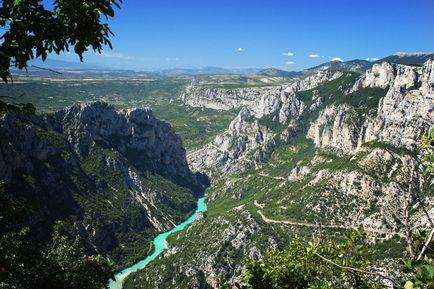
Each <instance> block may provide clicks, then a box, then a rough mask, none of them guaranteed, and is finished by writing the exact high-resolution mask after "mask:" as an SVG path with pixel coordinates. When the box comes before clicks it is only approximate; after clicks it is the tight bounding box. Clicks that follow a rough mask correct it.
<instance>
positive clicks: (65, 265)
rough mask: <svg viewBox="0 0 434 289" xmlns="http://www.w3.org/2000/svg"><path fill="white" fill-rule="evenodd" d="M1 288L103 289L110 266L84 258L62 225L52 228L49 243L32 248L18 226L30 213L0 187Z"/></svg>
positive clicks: (95, 258) (26, 233)
mask: <svg viewBox="0 0 434 289" xmlns="http://www.w3.org/2000/svg"><path fill="white" fill-rule="evenodd" d="M0 204H1V205H0V206H1V211H0V212H1V213H0V214H1V215H0V234H1V237H0V268H1V270H0V279H1V284H0V287H1V288H7V289H9V288H10V289H13V288H22V289H58V288H65V289H67V288H71V289H72V288H89V289H93V288H94V289H101V288H106V286H107V280H108V278H110V277H111V276H113V265H112V263H111V262H110V261H109V260H108V259H106V258H104V257H102V256H100V255H90V256H88V255H85V254H84V251H83V243H82V240H81V239H80V238H79V237H76V238H75V239H74V240H73V239H71V238H70V237H68V236H67V235H65V232H64V231H63V223H61V222H58V223H57V224H56V226H55V227H54V231H53V235H52V242H51V243H50V244H47V245H35V244H34V242H32V240H31V238H30V237H29V228H27V227H23V226H22V222H24V221H25V219H26V218H28V217H29V213H30V211H29V210H30V209H29V206H28V205H27V204H25V203H24V202H23V201H21V200H18V199H16V198H15V197H13V196H12V195H10V194H9V193H7V192H6V189H5V186H4V184H0Z"/></svg>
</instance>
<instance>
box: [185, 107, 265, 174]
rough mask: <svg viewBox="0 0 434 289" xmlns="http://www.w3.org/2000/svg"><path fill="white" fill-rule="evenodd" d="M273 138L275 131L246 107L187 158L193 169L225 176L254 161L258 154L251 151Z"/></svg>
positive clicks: (252, 163)
mask: <svg viewBox="0 0 434 289" xmlns="http://www.w3.org/2000/svg"><path fill="white" fill-rule="evenodd" d="M272 142H273V133H272V132H271V131H269V130H268V129H267V128H266V127H264V126H262V125H260V124H259V122H258V120H257V119H255V118H254V117H253V115H252V113H251V112H250V111H249V110H248V109H246V108H243V109H242V110H241V111H240V113H239V114H238V116H237V117H236V118H235V119H234V120H233V121H232V122H231V123H230V125H229V128H228V130H226V131H225V132H224V133H223V134H221V135H218V136H216V137H215V139H214V141H213V142H212V143H210V144H208V145H206V146H205V147H204V148H202V149H200V150H198V151H195V152H193V153H191V154H190V155H189V156H188V158H189V162H190V166H191V167H192V168H193V169H194V170H198V171H207V172H208V173H209V174H210V176H211V177H222V176H224V175H227V174H230V173H233V172H236V171H241V170H242V169H243V168H245V167H246V166H251V165H254V164H255V162H256V160H257V157H259V155H249V153H250V152H252V151H256V150H258V149H259V150H260V149H261V148H262V147H263V146H265V145H267V144H269V145H271V143H272ZM210 168H212V169H211V170H210Z"/></svg>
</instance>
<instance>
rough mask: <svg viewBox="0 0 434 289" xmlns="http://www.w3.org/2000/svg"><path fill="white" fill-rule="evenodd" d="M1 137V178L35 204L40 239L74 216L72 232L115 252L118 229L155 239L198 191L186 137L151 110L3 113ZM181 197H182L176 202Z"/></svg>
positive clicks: (101, 107) (91, 107)
mask: <svg viewBox="0 0 434 289" xmlns="http://www.w3.org/2000/svg"><path fill="white" fill-rule="evenodd" d="M0 135H1V136H2V138H1V140H0V180H1V181H4V182H5V183H6V185H7V186H8V188H10V191H11V192H13V193H14V194H17V195H19V196H20V197H23V198H24V199H27V200H28V201H29V202H30V203H32V205H33V207H34V212H35V213H34V215H33V216H32V220H31V223H32V224H30V226H31V227H32V232H34V234H35V235H36V236H37V238H40V239H42V240H47V239H48V238H49V237H50V234H51V231H50V228H51V226H52V224H53V223H54V222H55V221H57V220H65V219H68V218H69V217H70V216H74V218H76V219H74V224H73V225H71V226H70V229H71V230H76V231H77V232H78V233H79V234H80V235H82V236H83V238H85V239H86V240H87V241H89V243H90V244H92V249H94V250H97V251H99V250H102V251H105V252H107V251H111V250H113V249H115V248H116V247H117V246H119V243H120V242H121V241H120V240H117V237H116V236H117V235H118V234H120V233H122V234H125V236H127V235H128V233H131V232H133V234H134V233H136V234H137V233H139V232H140V233H142V234H143V235H145V234H147V235H148V236H149V238H150V236H151V234H152V233H154V232H159V231H164V230H167V229H170V228H172V227H173V226H174V225H175V223H178V222H179V221H180V219H181V218H182V217H184V216H185V215H186V214H188V213H189V212H191V211H192V210H193V209H194V207H195V195H196V194H197V193H198V192H199V191H200V190H201V188H200V187H201V185H199V183H198V181H197V180H196V177H195V176H194V175H193V174H192V172H191V171H190V169H189V167H188V164H187V160H186V154H185V150H184V148H183V147H182V142H181V139H180V138H179V137H178V136H177V135H176V133H175V132H174V130H173V129H172V127H171V126H170V125H169V124H168V123H165V122H163V121H160V120H158V119H157V118H155V117H154V115H153V114H152V111H151V110H149V109H147V108H144V109H141V108H139V109H131V110H121V111H119V112H117V111H116V110H115V109H114V107H113V106H111V105H108V104H106V103H102V102H96V103H90V104H83V105H74V106H71V107H68V108H65V109H63V110H60V111H58V112H56V113H54V114H43V115H34V116H32V117H27V116H24V115H20V114H15V115H13V114H5V115H3V116H1V118H0ZM169 190H177V191H176V192H177V194H178V195H177V196H176V198H173V196H171V195H170V193H171V192H170V191H169ZM172 193H173V192H172ZM179 198H180V199H181V200H185V203H181V204H176V202H177V200H178V199H179ZM95 201H96V202H97V203H96V204H93V202H95ZM125 206H128V210H125ZM171 206H172V207H173V206H175V207H174V208H171ZM112 212H116V214H111V213H112ZM111 215H114V217H112V216H111ZM44 230H45V231H44ZM125 242H128V240H127V241H125Z"/></svg>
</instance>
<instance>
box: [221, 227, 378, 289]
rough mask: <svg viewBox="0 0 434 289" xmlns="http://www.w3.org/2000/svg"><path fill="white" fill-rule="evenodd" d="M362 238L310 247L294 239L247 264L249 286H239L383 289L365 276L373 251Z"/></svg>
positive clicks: (359, 234)
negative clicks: (281, 248)
mask: <svg viewBox="0 0 434 289" xmlns="http://www.w3.org/2000/svg"><path fill="white" fill-rule="evenodd" d="M362 236H363V235H362V232H361V231H354V232H351V233H349V234H348V236H347V239H346V241H345V242H343V243H336V242H334V241H325V240H324V239H322V238H319V237H318V238H315V239H313V240H311V241H310V242H309V243H308V245H307V246H306V245H304V243H303V242H302V241H301V240H300V239H299V238H298V237H295V238H293V239H292V240H291V242H290V243H289V244H288V246H287V247H286V248H285V249H284V250H282V251H279V250H271V251H269V252H268V253H267V254H266V255H265V256H264V257H263V258H262V259H260V260H259V261H254V260H248V261H247V263H246V271H245V272H244V274H243V282H244V283H245V284H246V285H239V284H236V286H237V287H238V288H245V289H250V288H251V289H268V288H270V289H271V288H275V289H284V288H288V289H292V288H318V289H319V288H331V287H332V288H361V289H362V288H366V289H368V288H369V289H371V288H383V286H382V284H381V282H380V281H374V279H373V278H372V277H371V276H369V275H365V274H364V272H369V269H368V266H369V265H370V262H369V257H370V256H371V255H372V250H371V248H370V245H369V244H368V242H367V241H366V240H365V239H364V238H363V237H362ZM372 275H374V276H375V275H376V274H375V273H372ZM378 275H381V274H380V273H378ZM377 277H378V276H377ZM220 288H222V289H226V288H227V289H230V288H232V285H231V284H229V283H225V284H224V285H222V286H221V287H220Z"/></svg>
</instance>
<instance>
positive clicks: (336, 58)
mask: <svg viewBox="0 0 434 289" xmlns="http://www.w3.org/2000/svg"><path fill="white" fill-rule="evenodd" d="M332 61H340V62H343V60H342V58H340V57H333V58H332Z"/></svg>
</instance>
